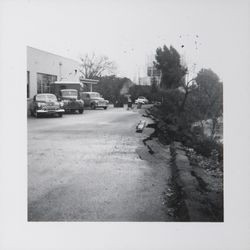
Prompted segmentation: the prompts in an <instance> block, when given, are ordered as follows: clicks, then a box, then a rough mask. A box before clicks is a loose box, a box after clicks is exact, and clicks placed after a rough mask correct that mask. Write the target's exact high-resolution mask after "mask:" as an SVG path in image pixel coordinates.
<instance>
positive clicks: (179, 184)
mask: <svg viewBox="0 0 250 250" xmlns="http://www.w3.org/2000/svg"><path fill="white" fill-rule="evenodd" d="M145 116H148V117H150V118H151V119H153V120H154V122H155V123H154V124H150V125H149V126H151V127H153V128H154V129H155V131H154V133H153V134H152V135H151V136H150V137H149V138H147V139H146V140H150V139H152V137H157V138H158V139H159V141H160V142H161V143H163V144H170V152H171V161H170V166H171V174H172V177H171V178H170V180H169V183H168V184H167V186H168V188H167V189H166V192H165V194H164V195H165V203H166V204H167V207H168V209H167V213H168V214H169V215H171V216H172V217H173V218H174V220H175V221H201V222H205V221H207V222H212V221H213V222H222V221H223V168H222V163H218V162H217V161H216V160H215V159H214V158H213V156H212V157H204V156H201V155H199V154H197V153H196V152H195V151H194V150H193V149H192V148H190V147H185V146H184V145H183V144H182V143H180V142H176V141H171V139H170V138H169V137H168V132H169V131H168V130H167V126H165V123H164V121H162V120H161V119H160V117H159V116H157V114H155V113H153V112H152V111H151V112H150V111H149V110H148V111H147V112H146V115H145Z"/></svg>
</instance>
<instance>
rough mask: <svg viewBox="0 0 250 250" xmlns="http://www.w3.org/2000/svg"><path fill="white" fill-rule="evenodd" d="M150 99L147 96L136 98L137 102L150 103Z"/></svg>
mask: <svg viewBox="0 0 250 250" xmlns="http://www.w3.org/2000/svg"><path fill="white" fill-rule="evenodd" d="M148 103H149V101H148V99H147V98H145V97H144V96H139V97H138V98H137V99H136V100H135V104H148Z"/></svg>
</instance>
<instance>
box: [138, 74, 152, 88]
mask: <svg viewBox="0 0 250 250" xmlns="http://www.w3.org/2000/svg"><path fill="white" fill-rule="evenodd" d="M138 84H139V85H148V86H150V85H151V80H150V77H148V76H145V77H139V79H138Z"/></svg>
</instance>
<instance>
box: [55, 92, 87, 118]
mask: <svg viewBox="0 0 250 250" xmlns="http://www.w3.org/2000/svg"><path fill="white" fill-rule="evenodd" d="M59 98H60V100H61V101H62V102H63V104H64V106H63V107H64V109H65V112H75V111H78V112H79V113H80V114H82V113H83V111H84V101H83V100H81V99H79V96H78V90H76V89H61V90H60V96H59Z"/></svg>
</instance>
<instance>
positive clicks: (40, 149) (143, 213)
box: [27, 2, 224, 222]
mask: <svg viewBox="0 0 250 250" xmlns="http://www.w3.org/2000/svg"><path fill="white" fill-rule="evenodd" d="M159 5H160V6H162V8H160V7H159V6H158V5H157V4H155V3H152V2H150V3H145V4H144V5H141V4H138V3H134V4H132V3H129V4H125V5H123V4H114V3H113V6H114V7H112V8H110V7H106V5H105V6H103V7H104V8H106V10H107V12H106V11H103V10H102V11H100V12H98V10H96V11H97V13H98V14H95V15H96V17H95V18H96V19H97V20H98V21H93V17H92V13H93V12H94V10H95V7H96V5H95V4H92V3H90V2H85V3H79V12H81V10H82V8H83V7H85V6H86V7H87V8H88V9H90V10H93V11H89V14H88V13H85V15H81V14H80V13H78V14H76V15H75V16H74V17H73V19H72V20H69V19H66V20H65V19H64V17H63V18H62V16H57V15H56V16H55V15H54V9H53V12H52V13H51V16H50V12H49V13H48V14H47V18H46V20H44V22H42V23H41V25H42V26H44V25H45V24H44V23H48V24H49V23H51V25H52V27H50V28H49V30H48V33H49V34H51V36H50V38H49V40H48V41H46V42H47V44H48V46H44V44H42V43H41V44H40V43H39V39H38V38H36V39H32V42H33V43H31V45H32V46H27V115H28V122H27V126H28V220H29V221H200V222H204V221H209V222H212V221H215V222H223V170H224V168H223V84H224V83H223V66H222V65H220V63H218V61H217V60H216V59H215V58H213V57H214V56H213V54H211V52H210V50H209V49H210V46H211V45H210V44H209V41H210V40H207V35H208V34H204V33H206V32H204V31H205V30H204V27H201V26H200V24H199V23H197V22H196V20H193V18H192V17H191V16H189V15H185V13H186V12H184V13H183V14H179V15H181V16H182V18H183V21H184V20H185V22H186V24H183V22H182V23H181V26H183V27H182V28H181V29H180V28H178V29H177V28H176V27H175V28H174V26H171V25H170V26H168V25H166V23H170V21H171V19H172V20H174V19H175V18H176V14H175V12H176V13H177V12H178V11H181V9H180V10H179V8H178V6H173V12H174V14H173V13H169V14H170V15H165V12H166V9H168V5H167V4H165V3H164V2H161V3H159ZM150 6H151V8H152V9H151V11H150V12H149V9H148V8H149V7H150ZM70 7H73V6H70ZM122 7H124V8H127V9H128V11H127V14H126V15H127V17H126V18H120V16H121V15H122V13H121V12H123V11H124V9H123V8H122ZM140 10H141V11H142V12H143V15H140V20H138V16H137V13H138V12H139V11H140ZM144 12H145V13H144ZM51 19H55V20H56V21H57V22H56V21H51ZM89 20H91V21H90V22H89ZM101 20H102V22H104V23H100V21H101ZM115 20H117V21H115ZM213 21H214V20H213ZM115 22H118V24H117V23H115ZM54 23H55V24H57V23H60V26H59V27H57V28H58V29H59V30H58V31H57V32H58V33H59V35H60V36H59V37H58V36H57V33H56V34H53V33H54V32H53V31H54V29H53V24H54ZM77 23H78V24H79V23H83V24H84V23H88V24H87V25H84V27H85V28H84V34H88V35H87V37H85V35H83V34H82V33H81V32H80V34H77V32H78V30H79V26H78V25H74V24H77ZM114 23H115V24H114ZM132 24H134V25H132ZM176 24H177V25H178V24H180V23H179V22H178V23H176ZM190 24H192V26H193V27H192V28H188V26H189V25H190ZM209 24H210V22H209ZM103 25H104V26H105V27H108V28H107V29H101V30H99V31H98V32H96V30H97V28H98V27H100V28H101V27H103ZM38 27H39V26H38ZM38 27H37V28H38ZM177 27H178V26H177ZM140 30H141V31H143V32H140ZM65 31H66V33H67V32H68V34H67V35H66V36H65V34H64V33H65ZM42 35H44V34H42ZM74 37H75V38H76V37H77V39H75V38H74ZM51 45H52V46H51ZM47 47H48V49H46V48H47ZM59 51H60V53H59ZM78 55H79V57H78ZM59 118H60V119H59Z"/></svg>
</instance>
